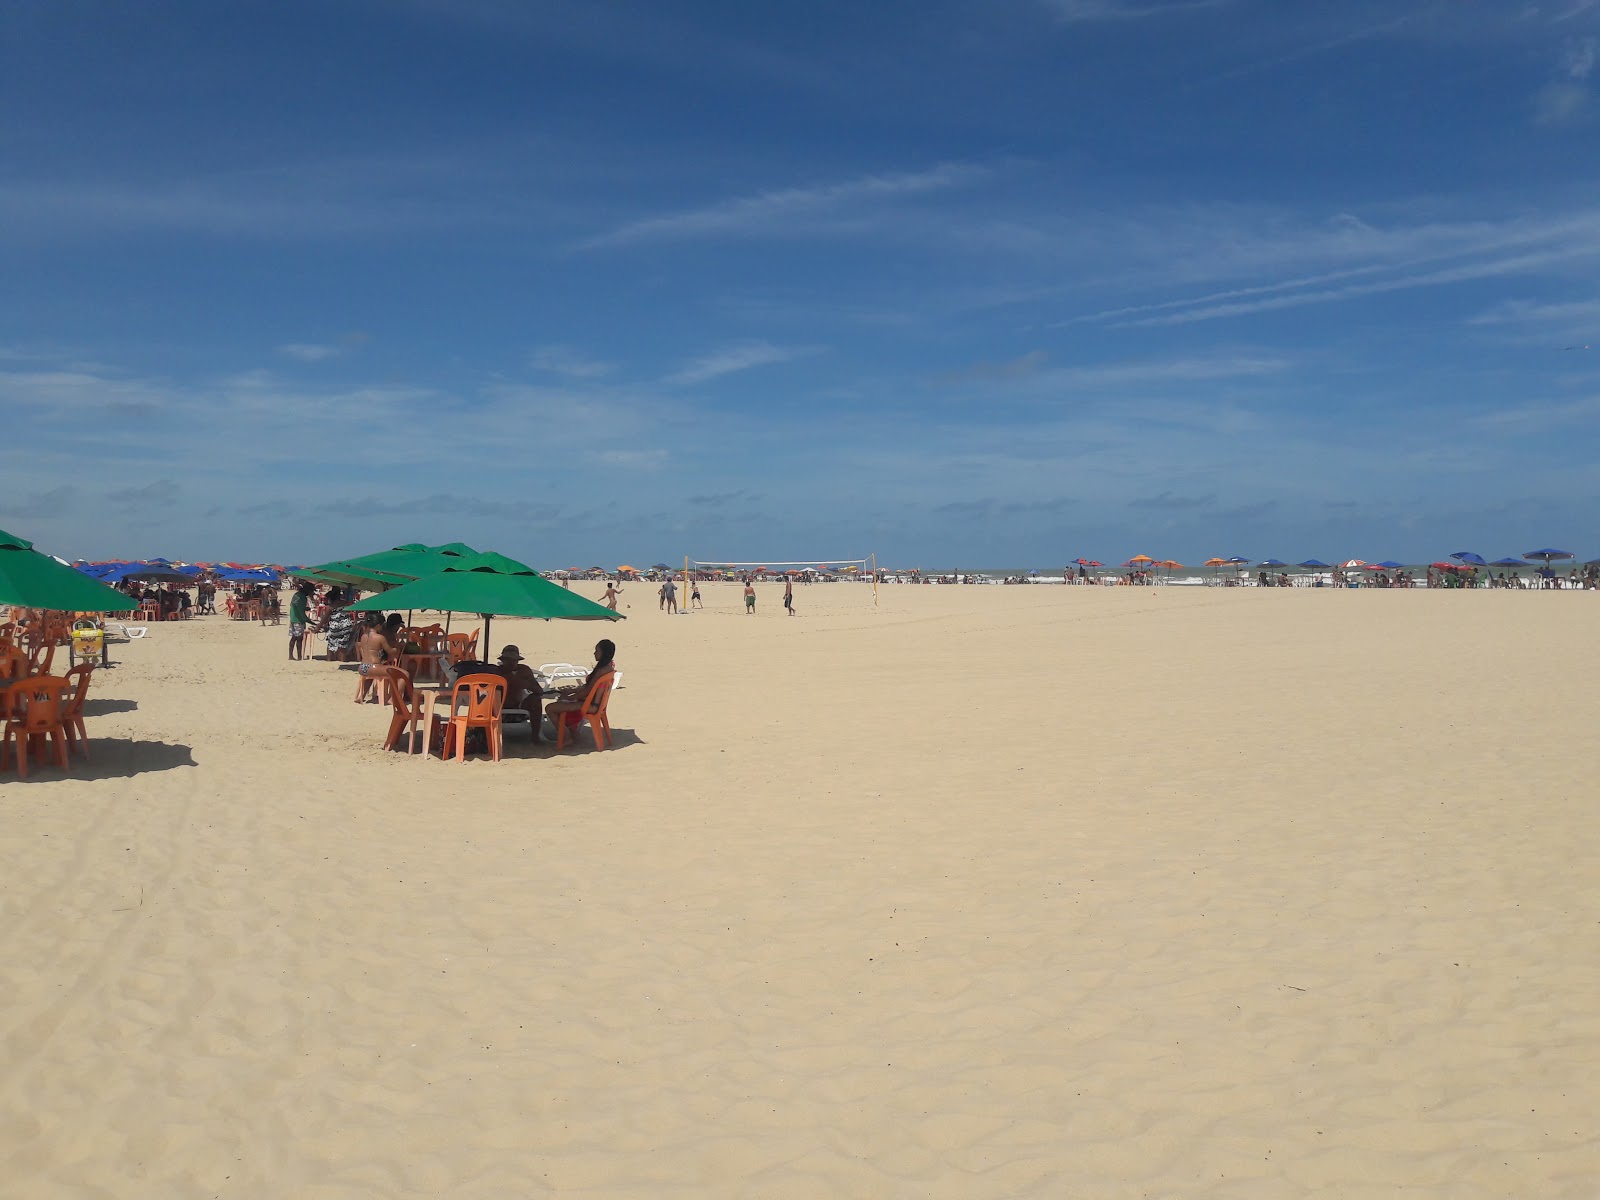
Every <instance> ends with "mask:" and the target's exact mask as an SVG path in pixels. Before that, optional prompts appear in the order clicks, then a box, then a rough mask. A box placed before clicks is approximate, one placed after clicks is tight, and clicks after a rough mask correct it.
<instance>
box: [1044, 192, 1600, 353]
mask: <svg viewBox="0 0 1600 1200" xmlns="http://www.w3.org/2000/svg"><path fill="white" fill-rule="evenodd" d="M1274 223H1277V222H1275V221H1274V220H1273V219H1272V218H1270V217H1267V216H1263V217H1260V218H1258V219H1257V220H1256V222H1255V224H1256V225H1258V226H1260V225H1265V226H1267V227H1268V228H1269V229H1271V226H1272V225H1273V224H1274ZM1123 242H1124V244H1125V245H1127V246H1129V247H1130V249H1129V250H1128V251H1125V253H1124V258H1125V259H1126V260H1128V261H1129V262H1131V263H1133V264H1134V265H1133V267H1131V268H1130V269H1127V270H1126V271H1125V274H1126V275H1128V276H1131V277H1135V278H1136V277H1137V270H1138V266H1137V264H1138V263H1139V262H1141V261H1153V263H1154V265H1153V267H1152V274H1153V275H1155V276H1156V277H1157V278H1159V277H1160V276H1161V275H1165V276H1166V277H1167V280H1166V281H1167V283H1168V284H1169V285H1170V284H1172V283H1175V282H1177V281H1179V280H1181V279H1184V278H1186V277H1190V276H1192V277H1195V278H1198V279H1202V280H1205V279H1221V278H1227V277H1230V276H1231V277H1236V278H1237V277H1249V276H1252V275H1260V274H1264V273H1269V272H1273V273H1275V272H1281V271H1283V270H1295V269H1296V268H1302V269H1303V268H1305V267H1308V266H1323V265H1326V266H1332V267H1334V268H1335V269H1333V270H1324V271H1319V272H1316V273H1314V274H1295V275H1291V276H1290V277H1288V278H1282V279H1276V280H1269V281H1268V282H1263V283H1258V284H1249V285H1246V286H1242V287H1233V288H1225V289H1219V290H1213V291H1209V292H1205V293H1203V294H1200V295H1197V296H1188V297H1183V298H1180V299H1170V300H1158V301H1153V302H1151V303H1146V304H1136V305H1124V306H1122V307H1119V308H1113V309H1103V310H1101V311H1099V312H1093V313H1087V314H1083V315H1081V316H1077V317H1072V318H1069V319H1067V320H1066V321H1063V322H1060V324H1062V325H1074V324H1083V323H1089V324H1105V325H1116V326H1156V325H1183V324H1189V323H1192V322H1196V321H1204V320H1212V319H1217V318H1222V317H1233V316H1241V315H1246V314H1249V313H1255V312H1269V311H1276V310H1281V309H1289V308H1298V307H1303V306H1305V305H1310V304H1323V303H1331V302H1336V301H1340V300H1347V299H1353V298H1357V297H1361V296H1368V295H1380V294H1384V293H1388V292H1397V291H1405V290H1410V289H1414V288H1424V287H1438V286H1444V285H1448V284H1454V283H1462V282H1468V281H1471V280H1476V279H1488V278H1495V277H1499V276H1503V275H1510V274H1517V273H1523V272H1534V271H1539V270H1544V269H1559V268H1561V267H1563V266H1566V265H1568V264H1571V263H1575V262H1581V261H1582V260H1583V259H1584V258H1586V257H1590V256H1593V255H1594V254H1596V253H1600V210H1590V211H1577V212H1571V213H1564V214H1558V215H1555V216H1552V217H1545V218H1515V219H1510V220H1502V221H1459V222H1427V223H1422V224H1411V225H1407V224H1396V225H1391V226H1387V227H1374V226H1373V225H1370V224H1368V223H1367V222H1365V221H1362V220H1359V219H1357V218H1355V217H1348V216H1347V217H1342V218H1340V219H1338V220H1336V221H1333V222H1328V223H1325V224H1323V225H1320V226H1315V227H1306V228H1301V229H1299V230H1296V229H1293V228H1289V229H1286V230H1284V231H1282V232H1277V231H1273V232H1269V233H1268V234H1266V235H1262V234H1260V233H1256V232H1254V231H1252V230H1251V229H1250V228H1249V227H1248V225H1246V224H1243V223H1223V222H1215V221H1211V220H1208V219H1201V220H1199V221H1198V222H1196V223H1195V224H1194V225H1192V226H1187V227H1186V226H1184V225H1178V226H1176V227H1171V226H1164V225H1159V224H1158V225H1152V226H1150V227H1149V228H1148V229H1146V230H1142V231H1141V230H1137V229H1136V230H1134V231H1131V232H1129V233H1127V234H1125V235H1124V237H1123ZM1206 243H1215V245H1216V246H1218V247H1220V249H1210V247H1209V245H1207V244H1206ZM1191 247H1193V249H1191ZM1329 285H1338V286H1329Z"/></svg>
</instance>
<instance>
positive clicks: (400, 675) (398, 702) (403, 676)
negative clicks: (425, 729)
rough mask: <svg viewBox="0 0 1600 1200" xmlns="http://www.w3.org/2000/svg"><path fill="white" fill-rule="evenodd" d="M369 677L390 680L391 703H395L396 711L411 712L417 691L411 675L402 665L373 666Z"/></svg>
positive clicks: (374, 679)
mask: <svg viewBox="0 0 1600 1200" xmlns="http://www.w3.org/2000/svg"><path fill="white" fill-rule="evenodd" d="M367 678H368V679H370V680H372V681H373V682H374V683H376V682H377V681H378V680H380V679H387V680H388V681H389V703H390V704H392V705H394V709H395V711H396V712H402V713H406V714H407V715H409V714H410V712H411V709H412V707H413V704H414V701H415V692H414V691H413V689H412V687H411V676H410V675H409V674H408V673H407V672H406V671H405V670H404V669H403V668H401V667H373V668H372V670H371V671H370V672H369V673H368V674H367Z"/></svg>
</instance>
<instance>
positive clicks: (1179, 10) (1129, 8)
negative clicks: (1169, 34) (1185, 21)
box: [1042, 0, 1235, 24]
mask: <svg viewBox="0 0 1600 1200" xmlns="http://www.w3.org/2000/svg"><path fill="white" fill-rule="evenodd" d="M1042 2H1043V4H1044V6H1045V8H1047V9H1048V10H1049V11H1050V12H1052V13H1053V14H1055V16H1056V17H1057V18H1058V19H1059V20H1062V21H1066V22H1068V23H1070V24H1083V23H1088V22H1094V21H1142V20H1146V19H1148V18H1151V17H1173V16H1181V15H1183V14H1186V13H1192V12H1197V11H1200V10H1202V9H1208V8H1223V7H1226V6H1227V5H1230V4H1233V3H1234V2H1235V0H1167V2H1166V3H1162V2H1161V0H1042Z"/></svg>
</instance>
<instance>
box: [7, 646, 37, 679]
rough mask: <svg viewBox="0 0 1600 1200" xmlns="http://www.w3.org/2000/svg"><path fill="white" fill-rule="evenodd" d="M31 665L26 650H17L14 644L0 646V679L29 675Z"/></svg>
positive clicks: (19, 677)
mask: <svg viewBox="0 0 1600 1200" xmlns="http://www.w3.org/2000/svg"><path fill="white" fill-rule="evenodd" d="M31 666H32V664H31V663H29V661H28V652H27V651H26V650H19V649H18V648H17V647H15V646H11V647H6V646H0V679H21V678H23V677H24V676H27V675H31V674H33V672H32V671H31V670H30V669H29V668H30V667H31Z"/></svg>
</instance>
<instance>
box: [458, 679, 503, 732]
mask: <svg viewBox="0 0 1600 1200" xmlns="http://www.w3.org/2000/svg"><path fill="white" fill-rule="evenodd" d="M463 701H465V702H466V706H467V708H466V712H464V713H463V712H458V711H457V709H458V707H459V706H460V705H461V703H462V702H463ZM505 703H506V680H505V676H503V675H463V676H462V677H461V678H460V679H458V680H456V686H455V691H453V692H451V693H450V715H451V716H452V717H465V718H466V719H467V721H469V722H477V721H483V722H488V721H498V720H499V719H500V710H501V709H502V708H504V707H505Z"/></svg>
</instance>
